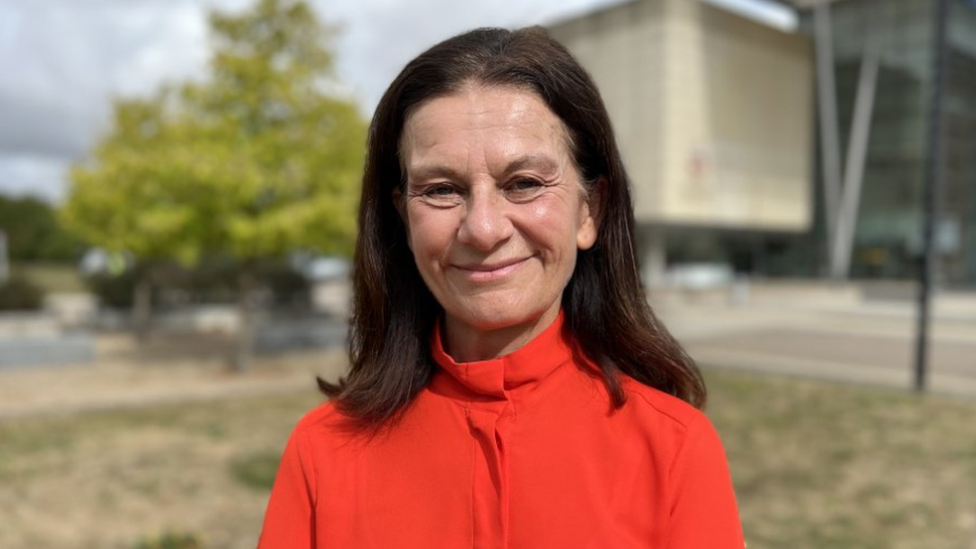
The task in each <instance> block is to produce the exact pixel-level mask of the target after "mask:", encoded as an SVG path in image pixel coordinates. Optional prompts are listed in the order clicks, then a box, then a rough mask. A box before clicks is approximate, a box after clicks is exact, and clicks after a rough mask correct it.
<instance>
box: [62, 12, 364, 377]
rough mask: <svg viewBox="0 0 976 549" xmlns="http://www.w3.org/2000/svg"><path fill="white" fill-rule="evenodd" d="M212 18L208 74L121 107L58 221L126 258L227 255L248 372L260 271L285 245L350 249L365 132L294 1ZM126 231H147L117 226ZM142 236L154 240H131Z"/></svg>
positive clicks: (315, 27) (312, 23)
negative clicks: (234, 268)
mask: <svg viewBox="0 0 976 549" xmlns="http://www.w3.org/2000/svg"><path fill="white" fill-rule="evenodd" d="M210 26H211V30H212V34H213V37H214V54H213V57H212V59H211V62H210V71H209V72H210V73H209V77H208V78H207V79H206V80H205V81H203V82H202V83H191V84H187V85H185V86H183V87H182V88H180V89H179V90H178V91H177V92H167V91H165V90H164V91H162V92H161V93H160V95H159V96H158V97H156V98H154V99H153V100H147V101H135V102H120V103H119V104H118V105H117V107H116V123H115V126H114V129H113V132H112V133H111V134H110V135H109V136H108V138H107V139H106V140H105V141H104V142H103V144H102V145H101V146H100V148H99V149H98V151H96V155H95V162H94V164H93V165H92V166H90V167H85V168H79V169H78V170H76V172H75V173H74V177H73V180H74V183H75V187H74V189H73V192H72V194H71V198H70V199H69V207H68V208H67V209H66V212H71V211H72V208H73V207H74V206H73V203H75V202H77V203H79V204H85V205H87V206H86V207H85V208H75V210H79V209H80V210H83V211H84V215H77V214H72V213H66V219H72V220H75V223H76V224H80V225H87V226H89V227H90V228H91V229H92V230H90V231H88V232H86V233H85V234H86V235H88V236H87V238H88V239H89V240H90V241H91V242H93V243H97V244H100V245H104V244H102V243H103V242H104V243H112V245H111V246H109V247H111V248H112V249H126V250H128V251H130V252H131V253H133V254H135V255H136V256H137V257H174V258H178V259H181V260H182V261H184V262H186V263H190V264H192V263H194V262H195V261H197V260H198V259H199V257H200V256H201V255H202V254H215V253H227V254H230V255H231V256H233V257H234V258H236V259H237V260H238V261H239V263H240V266H241V268H240V277H239V284H240V295H241V300H240V309H241V319H242V329H241V345H240V347H239V352H238V355H237V357H236V360H235V364H236V366H237V368H238V369H246V367H247V365H248V363H249V358H250V347H251V340H252V333H253V322H252V320H253V302H254V298H253V296H254V294H255V290H256V289H257V288H258V286H259V284H260V280H259V279H258V274H257V273H258V272H259V270H258V269H257V267H258V265H259V264H260V263H261V262H262V261H264V260H267V259H269V258H280V257H281V256H283V255H285V254H287V253H289V252H291V251H294V250H296V249H306V250H314V251H318V252H321V253H330V254H340V255H349V254H350V253H351V251H352V248H353V243H354V239H355V212H356V208H357V200H358V192H357V187H358V178H359V172H360V170H361V168H362V162H363V154H364V144H365V136H366V126H365V123H364V122H363V120H362V118H361V117H360V115H359V113H358V111H357V109H356V106H355V104H354V103H353V102H352V101H350V100H348V99H344V98H341V97H337V96H336V94H334V93H329V90H334V89H336V85H337V83H336V81H335V77H334V74H333V72H332V57H331V56H330V54H329V53H328V50H327V49H326V48H325V47H324V46H323V44H322V42H321V40H322V37H324V36H327V35H328V32H327V29H325V28H324V27H323V26H322V25H321V24H320V23H319V22H318V21H317V20H316V18H315V16H314V14H313V12H312V10H311V9H310V8H309V7H308V5H307V4H305V3H304V2H301V1H290V0H260V1H259V2H258V3H257V4H256V5H255V6H254V7H253V8H252V9H250V10H248V11H246V12H244V13H241V14H237V15H229V14H222V13H213V14H212V15H211V17H210ZM99 182H100V183H101V184H99ZM110 188H117V189H119V192H117V193H116V192H114V191H112V190H110ZM87 195H91V197H92V198H89V197H88V196H87ZM106 195H117V196H116V198H114V199H113V198H111V197H109V196H106ZM108 218H112V219H119V220H120V221H119V222H118V223H115V224H110V223H105V220H106V219H108ZM143 218H149V219H148V220H146V219H143ZM92 225H101V226H102V227H101V228H99V227H91V226H92ZM106 225H113V226H112V227H111V229H109V228H107V227H106ZM75 226H78V225H75ZM79 228H80V227H79ZM133 230H139V231H144V234H143V235H142V236H141V237H135V236H132V235H126V234H125V233H127V232H131V231H133ZM100 231H101V232H100ZM103 233H104V234H103ZM108 233H111V235H109V234H108ZM99 235H100V236H99ZM96 236H99V238H98V239H96V238H94V237H96ZM143 240H145V241H152V244H151V245H146V246H145V247H144V248H139V245H137V244H133V243H132V242H133V241H137V242H142V241H143ZM137 248H139V249H137Z"/></svg>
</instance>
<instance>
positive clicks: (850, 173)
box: [830, 22, 880, 279]
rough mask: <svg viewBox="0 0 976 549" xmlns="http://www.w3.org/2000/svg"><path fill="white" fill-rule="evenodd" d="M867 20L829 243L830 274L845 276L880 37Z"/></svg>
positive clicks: (859, 188)
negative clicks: (842, 182) (837, 200)
mask: <svg viewBox="0 0 976 549" xmlns="http://www.w3.org/2000/svg"><path fill="white" fill-rule="evenodd" d="M873 31H874V29H873V28H872V23H870V22H869V23H868V25H867V29H865V32H866V33H867V36H866V38H865V41H864V53H863V55H862V58H861V72H860V75H859V77H858V81H857V98H856V99H855V101H854V121H853V123H852V124H851V135H850V140H849V141H848V145H847V165H846V166H845V168H844V189H843V190H842V191H841V192H842V195H841V201H840V207H839V210H838V212H837V225H836V226H835V228H834V230H835V231H836V234H835V235H834V236H835V238H834V242H833V243H832V247H831V250H830V251H831V254H832V255H831V261H830V269H831V273H830V274H831V276H832V277H833V278H836V279H845V278H847V277H848V275H849V274H850V270H851V250H853V248H854V232H855V229H856V228H857V217H858V215H857V214H858V210H859V209H860V205H861V187H862V184H863V179H864V162H865V160H866V157H867V151H868V137H869V136H870V132H871V113H872V112H873V111H874V97H875V93H874V92H875V84H876V82H877V76H878V58H879V57H880V51H879V50H880V45H879V42H880V40H879V39H878V38H877V34H876V33H875V32H873Z"/></svg>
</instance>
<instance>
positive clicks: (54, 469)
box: [0, 371, 976, 549]
mask: <svg viewBox="0 0 976 549" xmlns="http://www.w3.org/2000/svg"><path fill="white" fill-rule="evenodd" d="M708 381H709V387H710V391H711V397H710V399H711V400H710V404H709V408H708V412H709V415H710V416H711V417H712V419H713V421H714V422H715V424H716V425H717V427H718V429H719V432H720V433H721V434H722V437H723V440H724V441H725V445H726V449H727V452H728V455H729V460H730V462H731V467H732V472H733V477H734V481H735V484H736V489H737V492H738V494H739V499H740V505H741V512H742V518H743V522H744V526H745V530H746V537H747V540H748V543H749V549H763V548H769V549H772V548H777V549H779V548H789V549H802V548H818V549H824V548H848V547H849V548H857V549H865V548H867V549H870V548H882V547H883V548H886V549H888V548H895V549H897V548H922V549H929V548H934V549H972V548H976V437H974V436H973V435H974V433H976V430H974V424H976V421H974V419H976V402H974V401H960V400H951V399H945V398H940V397H935V396H927V397H917V396H914V395H910V394H905V393H900V392H896V391H891V390H884V389H874V388H865V387H861V386H845V385H839V384H831V383H823V382H815V381H804V380H796V379H785V378H773V377H760V376H753V375H748V374H740V373H734V372H727V371H723V372H709V373H708ZM317 401H318V396H317V395H316V394H315V393H314V391H312V390H309V391H306V392H302V393H298V394H285V395H276V396H265V397H247V398H238V399H235V400H223V401H219V402H212V403H204V404H191V405H183V406H174V405H166V406H154V407H147V408H143V409H139V410H125V411H116V412H90V413H85V414H81V415H77V416H74V417H61V418H34V419H26V420H25V419H20V420H16V421H6V422H0V547H2V548H19V547H31V548H34V549H46V548H54V547H58V548H69V547H70V548H92V549H95V548H98V549H113V548H119V549H137V548H139V547H151V546H152V545H151V543H148V542H151V541H153V540H155V541H160V540H162V539H163V537H165V536H166V535H168V536H169V538H170V539H171V540H173V539H180V538H184V539H187V540H192V539H195V540H198V541H200V542H201V545H202V547H204V548H205V549H224V548H227V549H229V548H248V547H253V546H254V543H255V540H256V538H257V535H258V532H259V529H260V521H261V517H262V514H263V511H264V505H265V503H266V499H267V490H268V485H269V482H270V480H271V477H272V476H273V471H274V467H275V462H276V460H277V455H278V453H279V452H280V450H281V448H282V446H283V444H284V442H285V438H286V437H287V434H288V432H289V431H290V429H291V426H292V425H293V424H294V423H295V421H297V419H298V418H299V417H300V415H301V414H302V413H303V412H304V411H305V410H307V409H309V408H310V407H312V406H314V405H315V403H316V402H317ZM161 545H162V544H160V546H161ZM189 546H190V544H186V545H185V547H189Z"/></svg>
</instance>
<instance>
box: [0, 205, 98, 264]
mask: <svg viewBox="0 0 976 549" xmlns="http://www.w3.org/2000/svg"><path fill="white" fill-rule="evenodd" d="M0 230H3V231H5V232H6V233H7V238H8V243H7V245H8V247H9V254H10V260H11V261H51V262H68V261H73V260H74V259H76V254H77V253H78V250H79V247H80V246H81V244H80V243H79V242H78V241H77V240H76V239H75V238H73V237H72V236H71V235H69V234H68V233H66V232H65V231H64V229H62V228H61V225H60V223H58V219H57V215H56V213H55V210H54V208H53V207H51V205H50V204H48V203H47V202H44V201H43V200H40V199H38V198H33V197H23V198H17V197H7V196H3V195H0Z"/></svg>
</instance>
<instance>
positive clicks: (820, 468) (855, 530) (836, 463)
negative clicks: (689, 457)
mask: <svg viewBox="0 0 976 549" xmlns="http://www.w3.org/2000/svg"><path fill="white" fill-rule="evenodd" d="M708 381H709V385H710V388H711V393H712V399H711V403H710V405H709V415H710V416H711V417H712V419H713V421H714V422H715V424H716V426H717V427H718V429H719V432H720V433H721V434H722V439H723V441H724V443H725V446H726V452H727V454H728V457H729V461H730V465H731V468H732V475H733V478H734V481H735V485H736V491H737V493H738V496H739V499H740V507H741V515H742V520H743V525H744V528H745V531H746V538H747V541H748V544H749V549H767V548H768V549H773V548H776V549H779V548H790V549H804V548H817V549H828V548H838V549H839V548H851V549H873V548H877V549H976V401H972V400H970V401H965V400H956V399H952V398H948V397H939V396H934V395H927V396H918V395H913V394H909V393H906V392H902V391H898V390H893V389H880V388H872V387H864V386H858V385H842V384H839V383H827V382H818V381H805V380H797V379H789V378H775V377H765V376H755V375H748V374H741V373H732V372H724V371H723V372H709V375H708Z"/></svg>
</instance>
